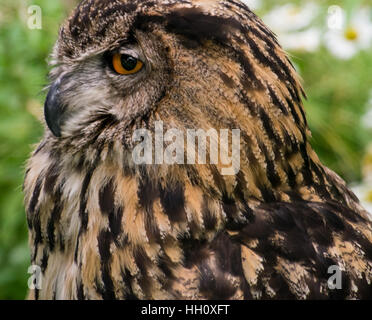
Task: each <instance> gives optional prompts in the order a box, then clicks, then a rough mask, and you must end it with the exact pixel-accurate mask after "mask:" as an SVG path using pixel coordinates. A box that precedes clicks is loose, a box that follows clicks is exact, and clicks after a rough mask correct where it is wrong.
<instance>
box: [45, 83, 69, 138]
mask: <svg viewBox="0 0 372 320" xmlns="http://www.w3.org/2000/svg"><path fill="white" fill-rule="evenodd" d="M60 85H61V79H58V80H56V81H55V82H54V83H53V84H52V86H51V87H50V89H49V92H48V95H47V98H46V101H45V104H44V116H45V121H46V123H47V125H48V127H49V129H50V131H52V133H53V134H54V135H55V136H56V137H58V138H59V137H61V136H62V134H61V125H62V118H63V114H64V111H65V107H64V106H63V104H62V102H61V95H60Z"/></svg>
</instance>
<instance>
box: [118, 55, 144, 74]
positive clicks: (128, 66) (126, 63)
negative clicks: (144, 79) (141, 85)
mask: <svg viewBox="0 0 372 320" xmlns="http://www.w3.org/2000/svg"><path fill="white" fill-rule="evenodd" d="M112 66H113V68H114V70H115V71H116V72H117V73H119V74H123V75H129V74H134V73H137V72H139V71H141V69H142V68H143V62H142V61H141V60H138V59H137V58H135V57H132V56H130V55H127V54H120V53H115V54H114V55H113V56H112Z"/></svg>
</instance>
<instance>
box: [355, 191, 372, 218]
mask: <svg viewBox="0 0 372 320" xmlns="http://www.w3.org/2000/svg"><path fill="white" fill-rule="evenodd" d="M351 190H352V191H353V192H354V193H355V195H356V196H357V197H358V198H359V200H360V202H361V204H362V206H363V207H364V209H366V210H367V211H368V212H369V214H370V217H371V219H372V184H371V185H367V184H361V185H357V186H354V187H352V188H351Z"/></svg>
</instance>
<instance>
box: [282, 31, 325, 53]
mask: <svg viewBox="0 0 372 320" xmlns="http://www.w3.org/2000/svg"><path fill="white" fill-rule="evenodd" d="M279 41H280V43H281V44H282V46H283V48H284V49H285V50H290V51H299V52H301V51H302V52H304V51H306V52H314V51H316V50H317V49H318V48H319V46H320V43H321V31H320V30H319V29H318V28H311V29H308V30H305V31H299V32H292V33H283V34H279Z"/></svg>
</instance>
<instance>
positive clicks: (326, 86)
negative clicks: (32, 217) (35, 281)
mask: <svg viewBox="0 0 372 320" xmlns="http://www.w3.org/2000/svg"><path fill="white" fill-rule="evenodd" d="M76 2H77V1H75V0H52V1H51V0H29V1H28V0H1V1H0V299H23V298H24V297H25V295H26V292H27V279H28V277H29V275H28V274H27V270H28V267H29V251H28V246H27V227H26V219H25V213H24V208H23V200H22V197H23V195H22V180H23V174H24V164H25V161H26V159H27V157H28V156H29V154H30V152H31V150H32V146H33V144H35V143H37V141H38V140H39V139H40V137H41V135H42V126H41V125H40V119H41V117H42V106H43V101H44V99H45V92H43V87H44V86H45V85H46V84H47V78H46V75H47V73H48V67H47V63H46V61H47V57H48V55H49V53H50V51H51V48H52V46H53V43H54V41H55V40H56V37H57V33H58V28H59V25H60V23H61V22H62V21H63V19H64V17H65V16H66V15H68V14H69V12H70V11H71V9H72V8H73V6H74V5H75V3H76ZM243 2H245V3H246V4H248V5H249V6H250V7H251V8H252V9H253V10H254V11H255V12H256V13H257V14H258V15H259V16H260V17H262V18H263V20H264V21H265V22H266V23H267V24H268V25H269V26H270V27H271V28H272V29H273V30H274V31H275V32H276V33H277V35H278V37H279V39H280V41H281V43H282V44H283V46H284V48H285V49H286V50H287V51H288V52H289V53H290V55H291V58H292V60H293V61H294V63H295V65H296V67H297V69H298V72H299V73H300V75H301V77H302V78H303V81H304V86H305V89H306V92H307V94H308V97H309V98H308V100H307V101H306V102H305V107H306V111H307V115H308V120H309V125H310V127H311V130H312V132H313V139H312V144H313V146H314V148H315V149H316V151H317V152H318V154H319V156H320V158H321V159H322V161H323V162H324V163H325V164H326V165H327V166H329V167H330V168H332V169H333V170H335V171H336V172H337V173H338V174H340V175H341V176H342V177H343V178H344V179H345V180H346V181H347V182H348V183H349V184H350V185H351V186H352V188H353V190H354V191H355V192H356V193H357V195H358V196H359V197H360V198H361V200H362V201H363V203H364V205H365V206H366V207H367V208H368V209H369V211H370V212H372V3H371V1H370V0H364V1H363V0H344V1H342V0H341V1H335V0H334V1H327V0H318V1H316V0H310V1H309V0H306V1H284V0H245V1H243ZM32 5H37V6H39V7H40V8H41V12H42V21H41V23H42V25H41V29H30V25H29V23H30V20H29V19H30V13H29V12H28V9H29V8H30V6H32ZM31 14H32V12H31ZM31 25H32V21H31Z"/></svg>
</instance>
